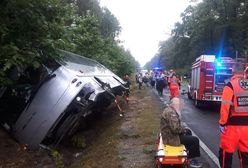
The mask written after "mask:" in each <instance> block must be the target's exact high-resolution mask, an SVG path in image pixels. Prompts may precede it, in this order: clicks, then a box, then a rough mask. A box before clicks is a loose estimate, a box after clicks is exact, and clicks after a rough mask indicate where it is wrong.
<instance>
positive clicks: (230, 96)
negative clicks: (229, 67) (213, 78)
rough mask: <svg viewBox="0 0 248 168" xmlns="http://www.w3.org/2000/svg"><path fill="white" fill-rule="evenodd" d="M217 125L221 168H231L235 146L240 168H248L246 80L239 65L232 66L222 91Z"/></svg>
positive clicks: (247, 96) (242, 68)
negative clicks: (218, 128) (218, 125)
mask: <svg viewBox="0 0 248 168" xmlns="http://www.w3.org/2000/svg"><path fill="white" fill-rule="evenodd" d="M245 73H246V72H245ZM219 124H220V131H221V135H220V151H219V163H220V166H221V168H231V167H232V155H233V153H234V151H235V150H236V147H237V146H238V153H239V159H240V167H241V168H248V80H247V78H246V77H245V75H244V66H243V64H241V63H236V64H235V65H234V67H233V77H232V78H231V80H230V82H228V83H227V85H226V86H225V87H224V89H223V94H222V102H221V109H220V120H219Z"/></svg>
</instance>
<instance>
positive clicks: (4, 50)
mask: <svg viewBox="0 0 248 168" xmlns="http://www.w3.org/2000/svg"><path fill="white" fill-rule="evenodd" d="M0 25H1V26H0V51H1V52H0V83H1V85H8V84H11V83H13V80H11V79H10V77H9V73H10V69H11V68H12V67H18V69H19V71H20V72H22V71H23V70H24V69H25V68H27V67H32V68H34V69H35V68H38V67H40V66H41V65H42V64H43V63H44V62H46V61H47V60H50V59H63V58H62V56H61V54H59V52H58V49H63V50H66V51H70V52H73V53H76V54H79V55H82V56H85V57H88V58H92V59H94V60H97V61H98V62H99V63H101V64H103V65H104V66H106V67H107V68H109V69H110V70H112V71H113V72H114V73H116V74H118V75H119V76H122V75H123V74H125V73H127V74H130V73H133V72H134V71H135V70H136V68H137V67H139V64H138V62H137V61H136V60H135V59H134V57H133V56H132V55H131V53H130V51H128V50H126V49H125V48H124V47H123V46H122V44H121V42H120V40H119V39H118V35H119V33H120V32H121V26H120V24H119V21H118V19H117V18H116V17H115V16H114V15H113V14H112V13H111V12H110V11H109V10H108V9H107V8H102V7H101V6H100V5H99V0H1V1H0Z"/></svg>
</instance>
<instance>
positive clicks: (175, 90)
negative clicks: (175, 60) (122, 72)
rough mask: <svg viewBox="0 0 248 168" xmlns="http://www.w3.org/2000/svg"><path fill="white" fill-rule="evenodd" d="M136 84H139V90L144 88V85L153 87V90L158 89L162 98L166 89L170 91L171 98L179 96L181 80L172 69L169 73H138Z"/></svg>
mask: <svg viewBox="0 0 248 168" xmlns="http://www.w3.org/2000/svg"><path fill="white" fill-rule="evenodd" d="M136 82H137V83H138V86H139V89H141V88H142V84H143V83H144V84H145V85H146V86H151V88H156V90H157V92H158V94H159V95H160V96H162V95H163V90H164V89H166V88H168V90H169V91H170V97H177V96H179V90H180V86H181V80H180V77H179V76H177V75H176V73H175V71H173V70H172V69H171V70H170V71H168V72H162V71H154V72H150V73H149V72H146V73H145V74H142V73H137V74H136Z"/></svg>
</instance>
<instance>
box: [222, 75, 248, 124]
mask: <svg viewBox="0 0 248 168" xmlns="http://www.w3.org/2000/svg"><path fill="white" fill-rule="evenodd" d="M240 80H242V79H241V78H239V77H235V76H234V77H233V78H232V80H231V81H230V82H229V83H228V84H227V85H226V86H225V87H224V89H223V94H222V102H221V110H220V120H219V123H220V124H221V125H248V90H246V89H244V88H242V87H241V86H240ZM247 82H248V81H247Z"/></svg>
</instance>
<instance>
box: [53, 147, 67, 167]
mask: <svg viewBox="0 0 248 168" xmlns="http://www.w3.org/2000/svg"><path fill="white" fill-rule="evenodd" d="M50 154H51V156H52V158H53V160H54V162H55V165H56V167H57V168H64V163H63V157H62V156H61V154H60V153H59V152H58V151H57V150H56V149H52V150H51V153H50Z"/></svg>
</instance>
